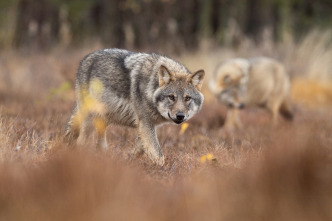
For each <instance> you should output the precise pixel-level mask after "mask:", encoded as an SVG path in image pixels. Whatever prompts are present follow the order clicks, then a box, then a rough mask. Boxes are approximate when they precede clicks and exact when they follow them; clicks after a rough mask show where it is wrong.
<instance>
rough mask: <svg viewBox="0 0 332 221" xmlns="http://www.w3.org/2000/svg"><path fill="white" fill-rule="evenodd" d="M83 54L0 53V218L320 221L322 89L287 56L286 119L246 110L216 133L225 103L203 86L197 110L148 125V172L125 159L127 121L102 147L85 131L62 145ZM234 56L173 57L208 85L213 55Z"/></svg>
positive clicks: (330, 183)
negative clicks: (154, 130)
mask: <svg viewBox="0 0 332 221" xmlns="http://www.w3.org/2000/svg"><path fill="white" fill-rule="evenodd" d="M91 50H92V49H91V48H87V49H84V50H82V49H81V50H72V51H52V52H48V53H40V54H37V55H35V54H28V55H25V54H24V53H18V52H12V51H11V52H8V53H7V54H5V53H3V54H2V56H1V59H0V64H1V67H2V70H1V73H0V74H1V75H0V76H1V79H0V80H1V83H0V104H1V108H0V117H1V119H0V220H109V219H113V220H244V219H246V220H287V219H288V220H331V219H332V212H331V211H332V198H331V197H330V196H331V194H332V188H331V187H332V149H331V148H332V136H331V134H332V112H331V111H330V110H331V103H330V102H331V97H332V96H331V90H330V88H329V87H328V86H326V84H323V83H317V82H318V81H316V80H313V79H311V78H308V77H306V76H300V78H298V76H297V75H296V72H297V70H299V69H297V67H299V64H298V63H296V62H295V63H296V64H295V63H294V65H292V66H291V67H292V68H293V69H292V71H290V72H291V73H290V74H291V76H292V101H293V102H292V106H293V109H294V113H295V118H294V121H292V122H288V121H286V120H283V119H281V118H280V120H279V123H278V125H277V126H272V125H271V121H270V115H269V113H268V112H267V111H265V110H263V109H256V108H254V109H247V110H245V111H243V112H242V113H241V118H242V120H243V123H244V128H243V129H242V130H239V131H235V132H234V133H233V134H231V135H229V136H228V137H223V136H221V134H222V130H223V127H222V126H223V122H224V118H225V115H226V109H225V107H223V106H222V105H220V104H219V103H218V102H217V100H215V98H214V97H213V96H212V95H211V94H210V92H209V91H208V88H207V84H206V82H205V85H204V86H203V93H204V94H205V96H206V101H205V103H204V106H203V109H202V111H201V112H200V113H199V114H197V115H196V116H195V117H194V118H193V119H191V120H190V121H189V122H187V123H188V124H187V128H185V127H181V126H178V125H171V124H170V125H164V126H161V127H159V128H158V138H159V141H160V144H161V146H162V150H163V152H164V155H165V165H164V166H163V167H158V166H155V165H153V164H152V163H151V162H150V161H149V159H148V158H146V157H144V156H143V157H141V158H139V159H134V160H132V159H131V158H130V153H131V151H132V149H133V148H134V146H135V142H136V139H135V138H136V131H135V130H134V129H131V128H126V127H120V126H110V127H109V128H108V129H107V140H108V143H109V150H108V151H105V152H98V151H96V150H95V149H94V146H93V138H91V139H90V141H91V142H89V143H87V144H86V145H84V146H77V145H67V144H66V143H65V142H64V141H63V135H64V129H65V125H66V122H67V121H68V119H69V117H70V113H71V110H72V108H73V105H74V101H75V96H74V89H73V81H74V78H75V70H76V68H77V65H78V62H79V60H80V59H81V58H82V57H83V56H84V55H85V54H86V53H87V52H89V51H91ZM225 51H226V52H225ZM261 52H262V53H263V52H264V51H263V50H262V49H261ZM255 53H258V52H255ZM237 54H241V52H234V51H232V52H229V51H227V50H226V49H224V50H214V51H212V52H209V51H208V52H207V51H206V49H204V50H203V49H202V51H200V52H197V53H187V54H184V55H181V56H177V59H178V60H180V61H181V62H183V63H184V64H186V65H187V66H188V67H189V69H191V70H196V69H199V68H204V69H205V70H206V73H207V80H208V79H209V76H210V75H211V73H212V72H213V68H214V67H215V65H216V64H217V62H218V61H219V60H222V59H223V58H225V57H232V56H234V55H237ZM245 55H247V54H245ZM275 57H278V54H275ZM288 62H289V63H291V62H290V61H288ZM285 63H286V62H285ZM202 66H203V67H202ZM299 79H300V80H299ZM313 94H315V95H313Z"/></svg>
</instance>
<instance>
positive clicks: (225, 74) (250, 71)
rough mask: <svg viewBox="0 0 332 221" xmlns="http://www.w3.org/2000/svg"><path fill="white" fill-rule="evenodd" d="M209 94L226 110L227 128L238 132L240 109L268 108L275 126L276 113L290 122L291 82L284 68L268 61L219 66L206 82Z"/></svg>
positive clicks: (238, 60) (239, 60) (237, 60)
mask: <svg viewBox="0 0 332 221" xmlns="http://www.w3.org/2000/svg"><path fill="white" fill-rule="evenodd" d="M209 88H210V90H211V91H212V92H213V93H214V94H215V96H216V97H217V99H218V100H219V101H220V102H221V103H222V104H224V105H226V106H227V107H228V113H227V117H226V121H225V126H226V128H234V127H237V128H241V127H242V124H241V121H240V119H239V114H238V112H239V109H242V108H244V107H247V106H260V107H265V108H267V109H268V110H269V111H270V113H271V114H272V119H273V123H274V124H276V122H277V118H278V113H280V114H281V115H282V116H283V117H285V118H286V119H289V120H291V119H292V118H293V113H292V111H291V108H290V102H289V90H290V80H289V76H288V75H287V73H286V71H285V68H284V66H283V65H282V64H281V63H280V62H278V61H276V60H274V59H271V58H267V57H258V58H251V59H242V58H235V59H230V60H227V61H225V62H223V63H221V64H219V65H218V66H217V68H216V70H215V72H214V75H213V77H212V78H211V80H210V82H209Z"/></svg>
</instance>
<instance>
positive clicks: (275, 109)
mask: <svg viewBox="0 0 332 221" xmlns="http://www.w3.org/2000/svg"><path fill="white" fill-rule="evenodd" d="M280 105H281V101H280V100H275V99H274V100H273V99H271V100H270V101H269V102H268V103H267V109H268V110H269V111H270V113H271V115H272V125H273V126H276V125H277V123H278V116H279V109H280Z"/></svg>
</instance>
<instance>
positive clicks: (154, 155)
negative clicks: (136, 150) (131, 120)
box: [138, 121, 165, 166]
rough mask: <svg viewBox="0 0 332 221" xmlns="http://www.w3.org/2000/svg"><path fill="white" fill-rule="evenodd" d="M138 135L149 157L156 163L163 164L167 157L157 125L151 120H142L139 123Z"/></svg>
mask: <svg viewBox="0 0 332 221" xmlns="http://www.w3.org/2000/svg"><path fill="white" fill-rule="evenodd" d="M138 136H139V137H140V141H141V142H142V145H143V149H144V152H145V153H146V154H147V155H148V157H149V158H150V159H151V160H152V161H153V162H154V163H155V164H157V165H159V166H163V165H164V163H165V159H164V155H163V153H162V151H161V148H160V145H159V142H158V139H157V134H156V128H155V126H154V125H153V124H151V123H149V122H144V121H141V122H140V123H139V125H138Z"/></svg>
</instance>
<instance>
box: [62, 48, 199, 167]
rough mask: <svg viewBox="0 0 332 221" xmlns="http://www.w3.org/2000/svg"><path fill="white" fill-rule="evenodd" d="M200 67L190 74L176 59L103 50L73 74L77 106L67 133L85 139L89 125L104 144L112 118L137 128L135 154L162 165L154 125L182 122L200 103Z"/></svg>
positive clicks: (100, 143) (124, 51)
mask: <svg viewBox="0 0 332 221" xmlns="http://www.w3.org/2000/svg"><path fill="white" fill-rule="evenodd" d="M203 78H204V71H203V70H199V71H197V72H194V73H191V72H190V71H189V70H188V69H187V68H186V67H185V66H183V65H181V64H180V63H178V62H176V61H174V60H172V59H170V58H168V57H165V56H162V55H158V54H154V53H152V54H146V53H134V52H130V51H127V50H121V49H104V50H99V51H96V52H93V53H90V54H88V55H87V56H86V57H85V58H83V60H82V61H81V62H80V65H79V67H78V72H77V77H76V85H75V86H76V89H75V92H76V105H75V108H74V110H73V113H72V116H71V118H70V120H69V122H68V125H67V132H66V135H67V137H69V138H70V139H72V138H77V139H78V140H77V142H78V143H84V142H85V140H86V138H87V136H88V126H89V125H91V124H93V125H94V126H95V128H96V130H97V147H99V148H107V143H106V137H105V136H106V134H105V130H106V126H107V125H109V124H110V123H114V124H119V125H124V126H130V127H135V128H138V140H139V142H138V143H139V145H137V147H136V149H135V150H134V153H136V154H137V153H143V152H144V153H145V154H147V156H148V157H149V158H150V159H151V160H152V161H154V162H155V163H156V164H158V165H163V164H164V156H163V154H162V151H161V148H160V145H159V142H158V139H157V135H156V126H157V125H160V124H163V123H165V122H175V123H176V124H181V123H182V122H184V121H186V120H188V119H190V118H191V117H192V116H194V115H195V114H196V113H197V112H198V111H199V110H200V109H201V107H202V104H203V101H204V97H203V94H202V93H201V87H202V83H203Z"/></svg>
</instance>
